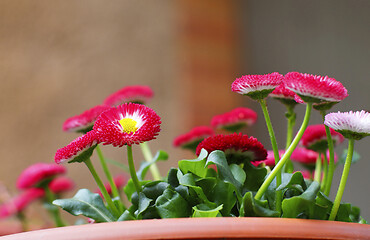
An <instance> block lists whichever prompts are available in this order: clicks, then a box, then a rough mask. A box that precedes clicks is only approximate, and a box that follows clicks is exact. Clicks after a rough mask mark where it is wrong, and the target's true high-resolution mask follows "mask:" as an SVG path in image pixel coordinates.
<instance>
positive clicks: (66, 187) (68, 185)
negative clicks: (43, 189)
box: [49, 177, 74, 194]
mask: <svg viewBox="0 0 370 240" xmlns="http://www.w3.org/2000/svg"><path fill="white" fill-rule="evenodd" d="M49 188H50V190H51V191H52V192H53V193H55V194H59V193H63V192H68V191H70V190H72V189H73V188H74V182H73V181H72V180H71V179H69V178H67V177H58V178H55V179H53V180H52V181H51V182H50V183H49Z"/></svg>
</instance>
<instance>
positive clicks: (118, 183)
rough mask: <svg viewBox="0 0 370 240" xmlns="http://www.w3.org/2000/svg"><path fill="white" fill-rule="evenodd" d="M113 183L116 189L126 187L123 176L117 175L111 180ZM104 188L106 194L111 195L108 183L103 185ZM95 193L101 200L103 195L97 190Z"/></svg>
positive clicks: (125, 180)
mask: <svg viewBox="0 0 370 240" xmlns="http://www.w3.org/2000/svg"><path fill="white" fill-rule="evenodd" d="M113 181H114V184H116V187H117V189H118V190H120V189H121V188H122V187H123V186H125V185H126V183H127V177H126V176H123V175H118V176H116V177H114V178H113ZM104 187H105V189H107V192H108V194H109V195H111V194H112V187H111V185H110V184H109V182H108V183H105V184H104ZM95 192H96V193H99V195H100V196H101V197H102V198H103V195H102V193H101V192H100V190H99V189H96V190H95Z"/></svg>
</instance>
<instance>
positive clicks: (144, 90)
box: [104, 85, 153, 107]
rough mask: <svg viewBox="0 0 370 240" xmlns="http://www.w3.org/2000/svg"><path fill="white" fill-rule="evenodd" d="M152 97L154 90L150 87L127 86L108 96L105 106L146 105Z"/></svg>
mask: <svg viewBox="0 0 370 240" xmlns="http://www.w3.org/2000/svg"><path fill="white" fill-rule="evenodd" d="M152 97H153V90H152V89H151V88H150V87H148V86H141V85H136V86H127V87H124V88H122V89H120V90H118V91H117V92H115V93H113V94H111V95H110V96H108V97H107V98H106V99H105V100H104V104H105V105H108V106H112V107H113V106H118V105H121V104H124V103H128V102H133V103H139V104H146V103H147V102H148V101H149V100H150V99H151V98H152Z"/></svg>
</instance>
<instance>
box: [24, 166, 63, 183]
mask: <svg viewBox="0 0 370 240" xmlns="http://www.w3.org/2000/svg"><path fill="white" fill-rule="evenodd" d="M66 171H67V170H66V168H65V167H64V166H58V165H55V164H51V163H36V164H33V165H31V166H29V167H28V168H26V169H25V170H23V172H22V173H21V174H20V175H19V177H18V179H17V188H19V189H27V188H31V187H36V186H37V185H39V184H40V183H42V182H43V181H44V180H48V179H51V178H53V177H55V176H57V175H60V174H64V173H65V172H66Z"/></svg>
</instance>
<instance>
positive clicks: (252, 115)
mask: <svg viewBox="0 0 370 240" xmlns="http://www.w3.org/2000/svg"><path fill="white" fill-rule="evenodd" d="M256 120H257V113H256V112H255V111H253V110H252V109H249V108H245V107H239V108H235V109H233V110H232V111H230V112H227V113H224V114H221V115H216V116H214V117H213V118H212V120H211V126H212V127H214V128H222V129H225V130H227V131H230V132H237V131H239V130H240V129H242V128H243V127H246V126H250V125H252V124H254V123H255V122H256Z"/></svg>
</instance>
